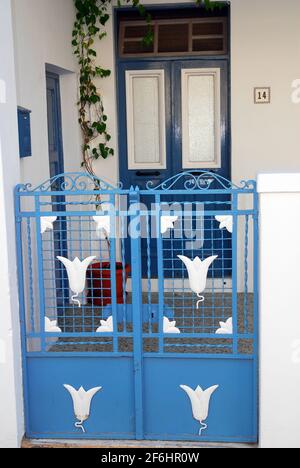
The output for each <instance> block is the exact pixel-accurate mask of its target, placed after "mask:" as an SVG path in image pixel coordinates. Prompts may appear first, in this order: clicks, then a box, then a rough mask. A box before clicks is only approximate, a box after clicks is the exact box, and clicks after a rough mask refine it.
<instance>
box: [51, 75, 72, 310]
mask: <svg viewBox="0 0 300 468" xmlns="http://www.w3.org/2000/svg"><path fill="white" fill-rule="evenodd" d="M48 79H51V80H53V81H54V93H55V101H56V102H55V104H56V106H55V114H56V115H55V132H56V136H57V141H56V144H57V152H58V166H59V168H58V171H57V174H56V173H53V172H52V171H51V164H50V147H49V130H48V160H49V173H50V179H52V178H55V177H56V176H58V175H60V174H64V172H65V171H64V151H63V134H62V113H61V93H60V77H59V75H58V74H56V73H53V72H50V71H48V70H47V68H46V99H47V126H48V127H49V109H48V96H47V93H48ZM53 198H54V199H56V201H57V202H58V203H57V209H58V211H66V206H65V205H64V202H65V197H64V196H58V197H53ZM59 223H60V226H58V229H55V227H54V249H55V248H56V245H58V250H59V253H60V255H61V256H65V253H67V252H68V242H67V237H66V232H67V229H66V227H67V222H66V219H65V218H61V219H60V221H59ZM55 224H56V223H55ZM57 262H58V260H56V264H57V269H56V282H57V284H58V288H59V289H61V291H62V297H60V296H59V295H58V294H57V295H56V300H57V307H58V308H59V307H63V306H64V305H65V304H66V303H68V301H69V286H68V280H67V278H66V277H65V276H64V274H63V273H62V271H61V269H60V265H59V262H58V263H57Z"/></svg>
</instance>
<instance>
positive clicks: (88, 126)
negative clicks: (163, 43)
mask: <svg viewBox="0 0 300 468" xmlns="http://www.w3.org/2000/svg"><path fill="white" fill-rule="evenodd" d="M195 2H196V4H197V5H198V6H205V7H206V8H207V9H208V10H213V9H215V8H222V7H223V6H224V3H222V2H216V1H212V0H195ZM74 3H75V8H76V20H75V22H74V28H73V39H72V45H73V47H74V53H75V55H76V57H77V59H78V64H79V70H80V71H79V99H78V110H79V125H80V128H81V131H82V138H83V145H82V167H84V168H85V169H86V170H87V172H88V173H89V174H91V175H93V176H95V174H94V170H93V162H94V161H95V160H97V159H99V158H103V159H107V158H108V157H109V156H112V155H113V154H114V150H113V148H112V147H111V146H110V140H111V135H110V134H109V131H108V116H107V114H106V112H105V109H104V104H103V99H102V94H101V91H99V89H98V88H97V84H96V82H97V79H99V78H107V77H109V76H110V75H111V71H110V70H108V69H105V68H102V67H101V65H99V64H98V63H97V52H96V41H97V40H102V39H104V38H105V37H106V31H105V26H106V24H107V22H108V21H109V19H110V14H109V11H110V10H109V7H110V4H111V3H112V0H74ZM126 4H127V5H131V6H132V7H133V8H135V9H137V10H138V11H139V13H140V15H141V16H142V17H143V18H144V19H145V20H146V21H147V23H148V25H149V28H148V33H147V34H146V36H145V38H144V42H145V43H146V44H149V43H151V42H152V40H153V35H152V29H151V15H150V14H149V12H147V10H146V9H145V7H144V6H143V5H142V4H141V2H140V0H118V5H119V6H121V5H126ZM96 188H97V187H96Z"/></svg>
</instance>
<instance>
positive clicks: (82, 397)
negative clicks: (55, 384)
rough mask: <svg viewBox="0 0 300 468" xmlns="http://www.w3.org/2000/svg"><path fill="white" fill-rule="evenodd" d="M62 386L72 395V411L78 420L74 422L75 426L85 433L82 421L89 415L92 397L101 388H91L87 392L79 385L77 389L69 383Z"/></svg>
mask: <svg viewBox="0 0 300 468" xmlns="http://www.w3.org/2000/svg"><path fill="white" fill-rule="evenodd" d="M64 387H65V389H66V390H68V392H69V393H70V395H71V397H72V400H73V405H74V413H75V416H76V419H78V421H79V422H76V423H75V427H76V428H77V429H81V430H82V432H84V433H85V429H84V427H83V423H84V421H86V420H87V419H88V418H89V416H90V409H91V402H92V399H93V397H94V396H95V395H96V393H98V392H99V391H100V390H101V389H102V387H95V388H92V389H91V390H89V391H88V392H86V391H85V390H84V388H83V387H80V389H79V390H75V388H73V387H72V386H71V385H64Z"/></svg>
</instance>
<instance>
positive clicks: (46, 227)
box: [41, 216, 57, 234]
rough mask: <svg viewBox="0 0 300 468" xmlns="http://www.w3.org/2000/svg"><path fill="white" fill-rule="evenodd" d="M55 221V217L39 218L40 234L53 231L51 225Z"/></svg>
mask: <svg viewBox="0 0 300 468" xmlns="http://www.w3.org/2000/svg"><path fill="white" fill-rule="evenodd" d="M56 220H57V216H42V217H41V234H44V232H46V231H53V223H55V221H56Z"/></svg>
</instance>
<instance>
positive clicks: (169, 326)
mask: <svg viewBox="0 0 300 468" xmlns="http://www.w3.org/2000/svg"><path fill="white" fill-rule="evenodd" d="M164 333H176V334H179V333H181V332H180V330H179V328H177V327H176V322H175V321H173V322H171V321H170V320H169V319H168V317H164Z"/></svg>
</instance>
